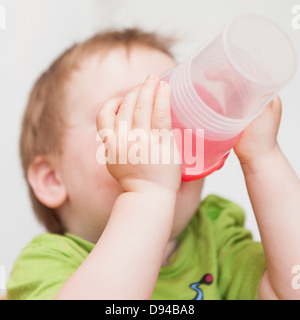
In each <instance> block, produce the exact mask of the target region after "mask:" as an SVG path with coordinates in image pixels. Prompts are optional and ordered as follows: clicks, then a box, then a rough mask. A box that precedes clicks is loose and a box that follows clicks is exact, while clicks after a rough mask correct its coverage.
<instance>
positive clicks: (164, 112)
mask: <svg viewBox="0 0 300 320" xmlns="http://www.w3.org/2000/svg"><path fill="white" fill-rule="evenodd" d="M152 129H168V130H172V119H171V101H170V86H169V84H168V83H167V82H165V81H160V83H159V86H158V89H157V93H156V97H155V103H154V108H153V113H152Z"/></svg>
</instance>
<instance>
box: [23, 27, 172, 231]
mask: <svg viewBox="0 0 300 320" xmlns="http://www.w3.org/2000/svg"><path fill="white" fill-rule="evenodd" d="M173 43H174V39H173V38H170V37H163V36H159V35H157V34H155V33H153V32H143V31H141V30H139V29H125V30H122V31H118V30H108V31H105V32H100V33H98V34H96V35H95V36H93V37H92V38H89V39H88V40H86V41H84V42H83V43H80V44H75V45H73V46H72V47H71V48H69V49H68V50H66V51H65V52H64V53H63V54H62V55H61V56H59V57H58V58H57V59H56V60H55V61H54V62H53V63H52V65H51V66H50V67H49V68H48V70H46V71H45V72H43V74H42V75H41V76H40V77H39V79H38V80H37V82H36V83H35V85H34V87H33V89H32V91H31V94H30V97H29V100H28V103H27V107H26V110H25V114H24V117H23V122H22V129H21V137H20V156H21V162H22V167H23V173H24V176H25V179H26V181H27V185H28V188H29V195H30V199H31V203H32V207H33V210H34V212H35V214H36V216H37V218H38V220H39V221H40V222H41V223H42V224H43V225H44V226H45V227H46V229H47V230H48V231H49V232H52V233H59V234H62V233H64V231H65V230H64V226H63V225H62V223H61V221H60V219H59V217H58V215H57V212H56V211H55V210H53V209H51V208H48V207H47V206H45V205H44V204H42V203H41V202H40V201H39V200H38V199H37V197H36V196H35V194H34V191H33V189H32V187H31V186H30V184H29V183H28V180H27V172H28V168H29V166H30V164H31V162H32V161H33V160H34V158H35V157H36V156H38V155H48V156H59V155H60V154H61V152H62V150H61V141H62V137H63V133H64V131H63V130H64V126H65V122H64V117H63V107H64V89H65V85H66V83H67V81H68V79H70V76H71V74H72V72H73V71H74V70H75V69H78V67H79V65H80V63H81V61H82V60H83V59H85V58H87V57H89V56H90V55H92V54H94V53H97V52H99V51H101V52H104V51H107V52H109V50H110V49H113V48H116V47H118V46H124V47H125V48H126V49H127V50H128V52H129V50H130V49H131V48H132V46H143V47H149V48H153V49H157V50H159V51H161V52H163V53H165V54H167V55H169V56H171V57H173V56H172V54H171V52H170V47H171V46H172V44H173Z"/></svg>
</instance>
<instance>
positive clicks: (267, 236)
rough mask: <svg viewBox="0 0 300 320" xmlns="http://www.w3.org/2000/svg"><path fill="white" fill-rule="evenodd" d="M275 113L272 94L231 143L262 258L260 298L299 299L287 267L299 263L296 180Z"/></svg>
mask: <svg viewBox="0 0 300 320" xmlns="http://www.w3.org/2000/svg"><path fill="white" fill-rule="evenodd" d="M280 118H281V101H280V99H279V98H278V97H277V98H276V99H274V100H273V101H272V102H271V103H270V104H269V105H268V106H267V107H266V110H265V111H264V112H263V113H262V114H261V115H260V117H259V118H258V119H256V120H255V121H254V122H253V123H252V124H251V125H250V126H249V127H248V128H247V129H246V130H245V131H244V132H243V134H242V136H241V138H240V140H239V142H238V144H237V145H236V147H235V152H236V154H237V156H238V158H239V160H240V163H241V166H242V169H243V172H244V176H245V181H246V185H247V189H248V193H249V196H250V200H251V204H252V207H253V210H254V213H255V216H256V220H257V223H258V227H259V230H260V234H261V239H262V244H263V247H264V251H265V256H266V262H267V271H266V272H265V274H264V276H263V278H262V281H261V284H260V289H259V298H260V299H300V290H295V289H293V287H292V278H293V277H294V276H295V274H292V268H293V266H294V265H299V264H300V250H299V243H300V232H299V228H300V207H299V202H298V201H299V197H300V181H299V179H298V177H297V175H296V174H295V172H294V171H293V169H292V167H291V166H290V164H289V162H288V161H287V159H286V158H285V156H284V155H283V153H282V152H281V150H280V148H279V146H278V143H277V132H278V128H279V123H280Z"/></svg>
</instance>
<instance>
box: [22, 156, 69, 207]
mask: <svg viewBox="0 0 300 320" xmlns="http://www.w3.org/2000/svg"><path fill="white" fill-rule="evenodd" d="M27 179H28V181H29V184H30V186H31V188H32V190H33V192H34V194H35V196H36V197H37V198H38V200H39V201H40V202H41V203H42V204H44V205H45V206H47V207H49V208H52V209H55V208H58V207H59V206H61V205H62V204H63V203H64V202H65V201H66V199H67V192H66V189H65V186H64V185H63V183H62V181H61V178H60V176H59V173H58V172H57V171H56V170H55V168H54V167H53V165H52V163H51V161H50V159H48V158H47V157H45V156H37V157H35V158H34V160H33V161H32V162H31V164H30V166H29V168H28V171H27Z"/></svg>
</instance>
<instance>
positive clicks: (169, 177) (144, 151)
mask: <svg viewBox="0 0 300 320" xmlns="http://www.w3.org/2000/svg"><path fill="white" fill-rule="evenodd" d="M97 129H98V132H99V135H100V137H101V138H102V140H103V141H104V143H105V147H106V153H107V168H108V170H109V172H110V173H111V175H112V176H113V177H114V178H115V179H116V180H117V181H119V183H120V185H121V187H122V188H123V190H124V191H146V192H148V190H149V188H152V187H154V188H156V189H157V187H163V188H165V189H169V190H172V191H175V192H177V191H178V189H179V186H180V181H181V169H180V164H179V161H178V160H179V154H178V150H177V148H176V143H175V140H174V137H173V135H172V134H171V129H172V122H171V107H170V88H169V85H168V83H166V82H159V78H158V77H157V76H154V75H153V76H149V77H148V78H147V79H146V81H145V82H144V83H143V84H141V85H139V86H137V87H136V88H134V89H132V90H131V91H130V92H129V93H128V94H127V95H126V96H125V98H124V99H123V100H122V99H121V98H114V99H111V100H109V101H107V102H106V103H105V105H104V106H103V108H102V109H101V110H100V112H99V113H98V115H97ZM153 129H156V130H153ZM161 129H164V130H163V131H164V133H165V135H164V138H163V139H162V138H161V137H159V135H158V134H157V131H158V130H161ZM155 131H156V133H155ZM160 132H161V131H160ZM130 137H131V139H130ZM165 137H166V139H165ZM130 140H131V141H130ZM168 143H170V145H168ZM169 146H170V149H169V150H168V147H169ZM162 150H164V151H166V150H167V152H168V155H169V159H167V162H165V163H167V164H162V161H161V158H160V156H161V155H162V153H163V152H162ZM137 155H138V157H139V159H140V160H142V163H136V162H137V160H139V159H138V158H137ZM155 159H156V160H158V159H159V163H158V161H156V163H155V164H153V162H154V161H155ZM151 162H152V163H151Z"/></svg>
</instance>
